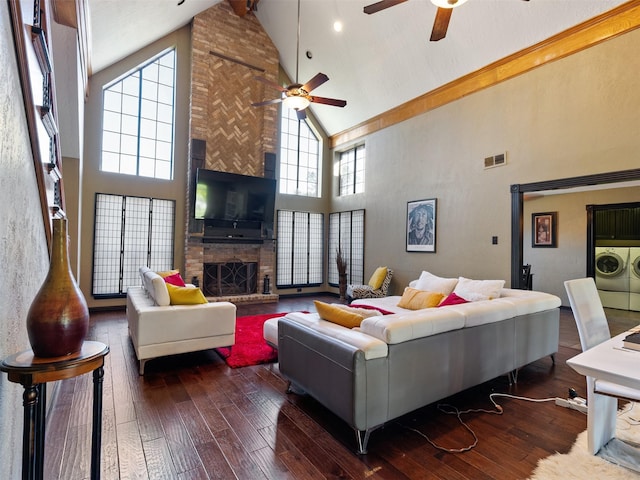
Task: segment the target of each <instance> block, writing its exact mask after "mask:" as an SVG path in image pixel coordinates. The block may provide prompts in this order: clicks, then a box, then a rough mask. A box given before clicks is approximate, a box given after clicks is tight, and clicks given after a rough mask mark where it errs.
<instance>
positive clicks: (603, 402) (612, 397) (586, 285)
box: [564, 277, 640, 455]
mask: <svg viewBox="0 0 640 480" xmlns="http://www.w3.org/2000/svg"><path fill="white" fill-rule="evenodd" d="M564 286H565V288H566V290H567V295H568V296H569V303H570V304H571V310H572V311H573V316H574V318H575V320H576V326H577V327H578V334H579V335H580V345H581V346H582V350H583V351H586V350H588V349H590V348H592V347H595V346H596V345H598V344H600V343H602V342H604V341H605V340H609V339H610V338H611V332H610V330H609V324H608V323H607V317H606V316H605V313H604V309H603V308H602V303H601V302H600V296H599V295H598V289H597V288H596V283H595V281H594V280H593V278H591V277H589V278H578V279H576V280H567V281H566V282H564ZM586 378H587V423H588V431H589V433H588V445H589V451H590V452H591V454H592V455H595V454H596V453H598V452H597V451H594V450H595V446H596V445H605V444H606V443H607V442H608V441H609V440H611V439H612V438H613V433H615V426H616V411H617V406H618V403H617V402H618V398H622V399H625V400H631V401H640V390H635V389H633V388H629V387H625V386H623V385H619V384H617V383H612V382H606V381H604V380H596V379H594V378H593V377H586ZM596 416H598V417H603V416H606V417H607V418H606V421H604V419H602V418H601V420H603V421H601V422H594V419H595V418H596ZM596 425H599V427H598V428H596ZM603 436H608V437H609V438H602V437H603Z"/></svg>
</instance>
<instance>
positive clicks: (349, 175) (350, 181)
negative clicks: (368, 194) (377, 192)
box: [339, 145, 365, 196]
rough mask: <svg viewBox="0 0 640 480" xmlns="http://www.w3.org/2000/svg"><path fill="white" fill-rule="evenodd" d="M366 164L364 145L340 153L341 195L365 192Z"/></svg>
mask: <svg viewBox="0 0 640 480" xmlns="http://www.w3.org/2000/svg"><path fill="white" fill-rule="evenodd" d="M364 164H365V148H364V145H359V146H357V147H354V148H352V149H350V150H347V151H346V152H342V153H340V166H339V168H340V177H339V178H340V189H339V192H340V196H343V195H353V194H354V193H364Z"/></svg>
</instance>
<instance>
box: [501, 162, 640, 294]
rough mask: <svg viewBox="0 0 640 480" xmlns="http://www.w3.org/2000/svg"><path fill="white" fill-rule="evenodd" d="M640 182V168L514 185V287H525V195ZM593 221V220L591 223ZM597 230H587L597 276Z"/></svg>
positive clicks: (591, 268)
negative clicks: (523, 276) (523, 269)
mask: <svg viewBox="0 0 640 480" xmlns="http://www.w3.org/2000/svg"><path fill="white" fill-rule="evenodd" d="M637 181H640V169H637V168H636V169H632V170H622V171H617V172H609V173H600V174H595V175H584V176H581V177H571V178H564V179H558V180H549V181H544V182H534V183H523V184H514V185H511V187H510V191H511V288H519V289H523V288H525V285H524V284H523V282H524V281H523V279H522V275H521V269H522V265H523V259H524V243H523V242H524V194H525V193H533V192H540V191H545V190H557V189H570V188H578V187H586V186H591V185H607V184H616V183H622V182H637ZM590 224H591V221H589V225H590ZM595 240H596V239H595V231H594V230H593V229H591V230H590V231H588V232H587V262H586V265H587V273H586V274H587V276H593V275H594V261H595V258H594V254H593V252H595V244H596V242H595Z"/></svg>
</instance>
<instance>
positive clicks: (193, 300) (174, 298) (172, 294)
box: [166, 283, 208, 305]
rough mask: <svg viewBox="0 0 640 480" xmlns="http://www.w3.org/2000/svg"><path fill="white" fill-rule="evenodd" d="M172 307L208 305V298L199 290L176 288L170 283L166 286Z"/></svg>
mask: <svg viewBox="0 0 640 480" xmlns="http://www.w3.org/2000/svg"><path fill="white" fill-rule="evenodd" d="M166 286H167V291H168V292H169V298H170V299H171V305H198V304H200V303H208V301H207V299H206V297H205V296H204V294H203V293H202V291H201V290H200V289H199V288H192V287H176V286H175V285H171V284H170V283H167V284H166Z"/></svg>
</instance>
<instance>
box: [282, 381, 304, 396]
mask: <svg viewBox="0 0 640 480" xmlns="http://www.w3.org/2000/svg"><path fill="white" fill-rule="evenodd" d="M287 393H295V394H296V395H306V394H307V392H305V391H304V389H302V388H300V387H299V386H297V385H296V384H294V383H292V382H291V380H289V382H288V383H287Z"/></svg>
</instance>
